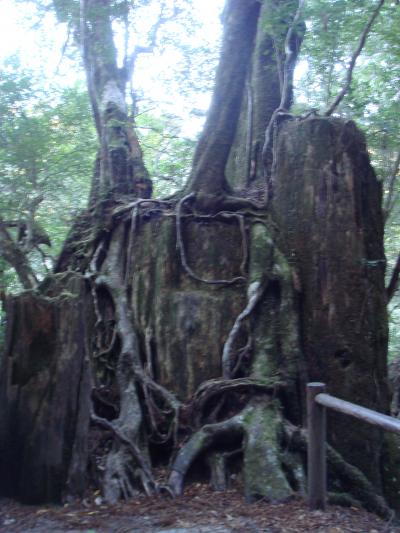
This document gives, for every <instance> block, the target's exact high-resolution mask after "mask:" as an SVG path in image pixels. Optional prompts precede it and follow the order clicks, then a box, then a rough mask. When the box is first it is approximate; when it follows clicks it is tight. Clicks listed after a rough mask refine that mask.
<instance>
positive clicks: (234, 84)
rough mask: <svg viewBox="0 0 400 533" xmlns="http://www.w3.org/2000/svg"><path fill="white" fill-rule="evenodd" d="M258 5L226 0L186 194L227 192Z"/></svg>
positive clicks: (250, 0)
mask: <svg viewBox="0 0 400 533" xmlns="http://www.w3.org/2000/svg"><path fill="white" fill-rule="evenodd" d="M259 10H260V4H259V2H258V1H257V0H229V1H228V2H227V4H226V7H225V10H224V14H223V17H224V35H223V41H222V50H221V60H220V63H219V65H218V70H217V73H216V78H215V87H214V93H213V99H212V102H211V107H210V110H209V113H208V115H207V121H206V124H205V127H204V130H203V133H202V135H201V137H200V140H199V143H198V145H197V148H196V152H195V155H194V160H193V170H192V173H191V176H190V178H189V182H188V185H187V190H190V191H196V192H197V191H201V192H202V193H203V194H209V195H218V194H223V193H226V192H228V191H229V186H228V182H227V181H226V176H225V166H226V163H227V160H228V157H229V152H230V149H231V146H232V142H233V139H234V136H235V131H236V126H237V121H238V118H239V113H240V106H241V100H242V96H243V89H244V86H245V78H246V73H247V71H248V68H249V65H250V63H251V55H252V49H253V44H254V39H255V34H256V29H257V20H258V16H259Z"/></svg>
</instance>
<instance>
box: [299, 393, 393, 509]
mask: <svg viewBox="0 0 400 533" xmlns="http://www.w3.org/2000/svg"><path fill="white" fill-rule="evenodd" d="M325 390H326V386H325V384H324V383H308V385H307V429H308V447H307V468H308V502H309V506H310V509H311V510H316V509H321V510H324V509H325V507H326V499H327V498H326V496H327V482H326V452H325V447H326V408H329V409H333V410H334V411H339V412H340V413H344V414H346V415H350V416H353V417H355V418H359V419H360V420H363V421H364V422H368V423H369V424H373V425H374V426H378V427H380V428H382V429H385V430H386V431H391V432H392V433H400V421H399V420H397V419H396V418H393V417H391V416H387V415H383V414H381V413H378V412H377V411H373V410H372V409H367V408H366V407H361V406H360V405H356V404H354V403H351V402H346V401H344V400H341V399H339V398H336V397H335V396H330V395H329V394H326V393H325Z"/></svg>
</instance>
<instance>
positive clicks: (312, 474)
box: [307, 383, 327, 511]
mask: <svg viewBox="0 0 400 533" xmlns="http://www.w3.org/2000/svg"><path fill="white" fill-rule="evenodd" d="M321 392H325V384H324V383H308V384H307V430H308V447H307V470H308V477H307V479H308V502H309V506H310V509H311V510H312V511H314V510H316V509H320V510H324V509H325V507H326V492H327V491H326V451H325V441H326V414H325V407H323V406H322V405H319V404H318V403H317V402H316V401H315V397H316V396H317V394H320V393H321Z"/></svg>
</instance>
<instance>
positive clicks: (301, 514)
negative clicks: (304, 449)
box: [0, 483, 400, 533]
mask: <svg viewBox="0 0 400 533" xmlns="http://www.w3.org/2000/svg"><path fill="white" fill-rule="evenodd" d="M0 531H1V532H2V533H16V532H18V533H109V532H115V533H134V532H135V533H303V532H317V533H384V532H385V533H395V532H396V533H400V526H396V525H394V524H393V523H392V522H385V521H383V520H381V519H379V518H378V517H377V516H375V515H373V514H370V513H367V512H366V511H363V510H361V509H358V508H355V507H350V508H344V507H337V506H329V507H328V509H327V511H326V512H321V511H313V512H310V511H308V509H307V503H306V501H305V500H304V499H302V498H294V499H293V500H291V501H289V502H287V503H282V504H271V503H267V502H265V501H258V502H256V503H252V504H248V503H246V501H245V499H244V497H243V495H242V494H241V492H240V491H239V490H238V489H236V488H235V489H231V490H228V491H226V492H214V491H212V490H211V489H210V488H209V486H208V485H203V484H200V483H195V484H192V485H190V486H188V487H187V489H186V490H185V493H184V495H183V496H182V497H180V498H176V499H170V498H165V497H163V498H161V497H160V498H157V499H149V498H147V497H145V496H139V497H137V498H135V499H132V500H130V501H128V502H124V503H119V504H117V505H105V504H104V503H102V501H101V498H100V497H99V496H98V495H96V494H93V496H92V498H91V499H90V500H84V501H83V502H79V503H69V504H65V505H64V506H50V505H45V506H40V507H39V506H27V505H21V504H18V503H16V502H13V501H11V500H0Z"/></svg>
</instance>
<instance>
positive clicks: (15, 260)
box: [0, 218, 38, 289]
mask: <svg viewBox="0 0 400 533" xmlns="http://www.w3.org/2000/svg"><path fill="white" fill-rule="evenodd" d="M0 255H2V256H3V257H4V259H5V260H6V261H7V263H9V264H10V265H11V266H12V267H13V268H14V270H15V272H16V273H17V276H18V279H19V281H20V282H21V284H22V286H23V287H24V289H34V288H35V287H36V286H37V284H38V280H37V279H36V276H35V274H34V272H33V270H32V268H31V266H30V264H29V261H28V259H27V256H26V254H25V253H24V252H23V250H22V249H21V248H20V246H18V244H17V243H16V242H15V241H14V240H13V238H12V237H11V235H10V234H9V232H8V231H7V223H3V221H2V220H1V218H0Z"/></svg>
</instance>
